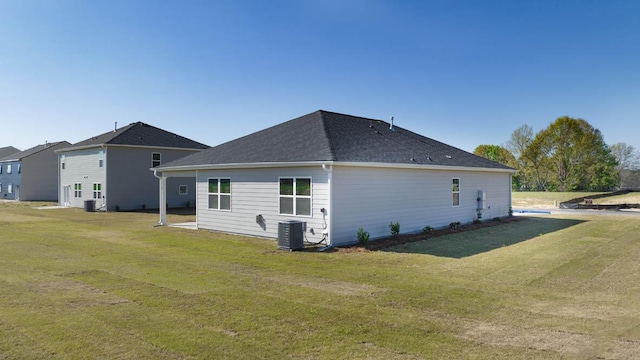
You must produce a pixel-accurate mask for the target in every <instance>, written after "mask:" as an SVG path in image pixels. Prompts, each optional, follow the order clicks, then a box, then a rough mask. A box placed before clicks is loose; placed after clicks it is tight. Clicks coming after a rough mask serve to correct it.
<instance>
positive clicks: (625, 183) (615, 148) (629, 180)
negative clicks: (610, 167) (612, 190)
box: [609, 143, 640, 189]
mask: <svg viewBox="0 0 640 360" xmlns="http://www.w3.org/2000/svg"><path fill="white" fill-rule="evenodd" d="M609 149H610V150H611V155H613V157H614V158H615V159H616V161H617V163H618V165H617V166H616V171H617V174H618V177H619V178H620V186H619V187H620V188H621V189H635V188H637V184H636V183H637V181H635V180H637V179H633V177H634V176H635V174H637V173H638V172H637V171H635V170H638V169H639V168H640V154H638V152H637V151H636V149H634V147H633V146H631V145H627V144H625V143H616V144H613V145H611V146H610V147H609Z"/></svg>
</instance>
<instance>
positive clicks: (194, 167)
mask: <svg viewBox="0 0 640 360" xmlns="http://www.w3.org/2000/svg"><path fill="white" fill-rule="evenodd" d="M323 164H325V165H333V166H354V167H375V168H398V169H423V170H455V171H476V172H477V171H479V172H499V173H512V174H513V173H515V172H516V170H514V169H493V168H483V167H468V166H446V165H423V164H396V163H375V162H334V161H298V162H260V163H230V164H203V165H182V166H169V167H162V166H160V167H158V168H154V169H155V170H158V171H166V172H170V171H184V170H217V169H246V168H279V167H300V166H322V165H323Z"/></svg>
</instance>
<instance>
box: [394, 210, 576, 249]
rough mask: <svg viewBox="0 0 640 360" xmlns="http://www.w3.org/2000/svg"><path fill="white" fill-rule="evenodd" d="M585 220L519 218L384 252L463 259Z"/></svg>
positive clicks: (403, 245)
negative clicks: (525, 219) (514, 220)
mask: <svg viewBox="0 0 640 360" xmlns="http://www.w3.org/2000/svg"><path fill="white" fill-rule="evenodd" d="M583 222H585V221H582V220H572V219H554V218H543V217H531V218H529V220H528V221H518V222H513V223H508V224H502V225H499V226H493V227H487V228H482V229H477V230H473V231H466V232H461V233H456V234H450V235H444V236H439V237H434V238H428V239H425V240H421V241H416V242H411V243H406V244H402V245H398V246H393V247H388V248H386V249H383V250H381V251H386V252H396V253H410V254H425V255H434V256H441V257H449V258H455V259H461V258H465V257H468V256H473V255H477V254H481V253H484V252H488V251H491V250H494V249H497V248H501V247H505V246H509V245H514V244H517V243H521V242H524V241H528V240H531V239H534V238H536V237H538V236H541V235H544V234H549V233H552V232H556V231H560V230H563V229H566V228H569V227H571V226H575V225H578V224H580V223H583Z"/></svg>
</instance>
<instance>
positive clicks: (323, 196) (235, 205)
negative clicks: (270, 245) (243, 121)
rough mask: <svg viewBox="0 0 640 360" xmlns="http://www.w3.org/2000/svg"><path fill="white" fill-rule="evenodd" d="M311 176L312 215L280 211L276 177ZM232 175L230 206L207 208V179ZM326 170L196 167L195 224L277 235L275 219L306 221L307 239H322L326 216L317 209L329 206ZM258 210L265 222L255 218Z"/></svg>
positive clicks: (270, 236)
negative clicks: (285, 213)
mask: <svg viewBox="0 0 640 360" xmlns="http://www.w3.org/2000/svg"><path fill="white" fill-rule="evenodd" d="M281 177H311V181H312V185H311V194H312V195H311V216H310V217H307V216H294V215H280V214H279V178H281ZM209 178H229V179H231V210H230V211H225V210H211V209H209V208H208V193H207V192H208V179H209ZM327 179H328V174H327V172H325V171H324V170H322V168H321V167H320V166H317V167H296V168H268V169H235V170H207V171H203V170H201V171H198V176H197V192H198V199H197V214H198V216H197V223H198V228H201V229H208V230H216V231H223V232H230V233H238V234H246V235H253V236H262V237H267V238H277V236H278V223H279V222H280V221H284V220H299V221H303V222H306V223H307V225H306V232H305V236H306V239H307V240H308V241H310V242H317V241H320V240H321V239H322V230H323V229H324V227H325V224H326V223H325V222H324V221H325V220H326V221H327V222H328V216H327V217H326V219H324V216H323V214H322V213H321V212H320V209H322V208H326V209H328V199H329V197H328V184H327ZM257 214H261V215H262V216H263V218H264V222H262V223H258V222H256V215H257Z"/></svg>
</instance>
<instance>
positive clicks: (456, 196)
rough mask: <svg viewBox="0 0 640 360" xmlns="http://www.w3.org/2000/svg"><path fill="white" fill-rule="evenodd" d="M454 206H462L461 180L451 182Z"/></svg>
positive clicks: (456, 179)
mask: <svg viewBox="0 0 640 360" xmlns="http://www.w3.org/2000/svg"><path fill="white" fill-rule="evenodd" d="M451 192H452V194H453V206H460V178H453V179H452V182H451Z"/></svg>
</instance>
